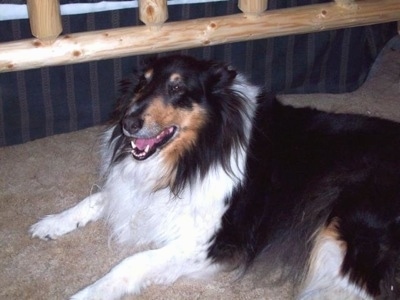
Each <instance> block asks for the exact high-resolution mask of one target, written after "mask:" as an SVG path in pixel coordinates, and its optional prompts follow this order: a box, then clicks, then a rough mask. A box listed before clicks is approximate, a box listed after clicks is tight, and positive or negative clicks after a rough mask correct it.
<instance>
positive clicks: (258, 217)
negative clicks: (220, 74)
mask: <svg viewBox="0 0 400 300" xmlns="http://www.w3.org/2000/svg"><path fill="white" fill-rule="evenodd" d="M250 153H251V155H249V158H248V161H247V170H246V174H247V178H246V181H245V182H244V183H243V184H242V186H240V187H238V188H237V189H236V191H235V192H234V194H233V196H232V199H230V207H229V209H228V211H227V212H226V214H225V216H224V218H223V227H222V229H221V230H220V231H219V232H218V234H217V235H216V236H215V240H214V241H213V244H212V246H211V247H210V249H209V256H210V257H212V258H213V259H214V260H216V261H224V260H226V259H227V257H228V258H229V257H231V258H236V257H238V256H239V257H241V258H242V260H243V261H244V262H245V263H246V264H251V263H252V262H253V261H254V259H255V258H256V257H257V256H259V255H260V254H262V255H264V256H265V255H276V254H277V253H279V256H280V259H281V261H285V262H286V263H287V264H289V265H290V267H291V269H292V270H293V267H294V266H296V268H295V270H302V269H304V267H306V265H307V260H308V257H309V255H310V251H311V249H312V247H313V239H312V238H311V237H312V234H313V233H315V230H316V229H318V228H319V227H321V226H325V225H328V224H329V223H330V222H331V221H332V220H334V219H338V220H339V227H338V228H337V230H338V232H339V235H340V238H341V239H342V240H343V241H345V242H346V243H347V247H348V250H347V253H346V255H345V259H344V262H343V265H342V272H343V274H348V275H349V276H350V280H351V281H352V282H354V283H356V284H358V285H359V286H360V287H362V286H363V285H364V284H365V285H366V289H367V291H368V292H369V293H370V294H371V295H379V294H390V295H392V297H396V295H397V296H398V295H399V288H400V285H399V281H398V280H399V267H400V265H399V257H400V256H399V254H400V252H399V251H400V125H399V124H397V123H394V122H390V121H385V120H380V119H374V118H367V117H364V116H358V115H348V114H329V113H324V112H320V111H317V110H313V109H309V108H297V109H295V108H292V107H289V106H284V105H282V104H280V103H279V102H277V101H276V100H275V99H273V98H271V97H264V98H262V99H261V100H260V105H259V110H258V113H257V119H256V121H255V124H254V131H253V136H252V139H251V145H250ZM295 275H298V276H299V277H301V276H303V275H304V274H303V273H297V274H295Z"/></svg>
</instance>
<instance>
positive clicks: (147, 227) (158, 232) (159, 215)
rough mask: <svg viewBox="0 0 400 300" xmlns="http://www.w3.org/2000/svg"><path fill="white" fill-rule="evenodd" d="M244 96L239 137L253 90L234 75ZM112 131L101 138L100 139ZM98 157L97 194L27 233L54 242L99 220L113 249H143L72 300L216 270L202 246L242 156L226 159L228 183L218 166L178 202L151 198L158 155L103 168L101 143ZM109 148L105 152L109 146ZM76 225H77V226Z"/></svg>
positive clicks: (164, 192)
mask: <svg viewBox="0 0 400 300" xmlns="http://www.w3.org/2000/svg"><path fill="white" fill-rule="evenodd" d="M234 87H235V88H237V89H238V90H239V91H240V92H242V93H243V95H249V99H248V100H249V101H248V105H247V110H248V111H247V112H246V113H244V114H245V115H246V116H245V115H244V120H245V124H244V126H245V130H246V132H247V134H246V136H247V137H249V136H250V130H251V123H252V120H251V119H252V117H253V114H254V111H255V100H254V98H255V97H256V95H257V94H258V92H259V90H258V88H256V87H254V86H251V85H249V84H248V83H247V82H245V80H244V79H243V77H241V76H239V77H238V79H237V80H236V82H235V85H234ZM112 130H113V128H111V129H110V130H109V131H108V132H106V133H105V140H108V138H109V137H110V135H111V132H112ZM103 147H104V148H105V150H104V153H103V163H104V165H103V169H102V170H103V173H104V174H105V175H106V177H107V178H106V180H105V184H104V187H103V188H102V190H101V191H100V192H99V193H97V194H94V195H92V196H89V197H87V198H86V199H84V200H83V201H82V202H81V203H79V204H77V205H76V206H74V207H72V208H70V209H69V210H66V211H64V212H62V213H60V214H57V215H51V216H48V217H46V218H44V219H43V220H41V221H39V222H38V223H37V224H35V225H33V226H32V227H31V230H30V231H31V233H32V235H33V236H35V237H39V238H42V239H48V238H56V237H58V236H60V235H63V234H65V233H68V232H70V231H72V230H74V229H75V228H77V227H80V226H84V225H85V224H87V223H88V222H89V221H95V220H97V219H98V218H99V217H100V216H103V217H105V219H106V220H107V221H108V222H109V224H110V226H111V228H112V237H113V238H114V239H116V240H117V241H118V242H124V243H133V244H136V245H137V244H145V245H149V246H151V247H152V249H153V250H147V251H144V252H141V253H138V254H135V255H133V256H130V257H128V258H126V259H125V260H123V261H122V262H121V263H119V264H118V265H117V266H115V267H114V268H113V269H112V270H111V271H110V272H109V273H108V274H106V275H105V276H104V277H103V278H101V279H99V280H98V281H96V282H95V283H93V284H92V285H90V286H88V287H86V288H85V289H83V290H82V291H80V292H79V293H77V294H76V295H75V296H73V297H72V298H73V299H117V298H120V297H122V296H123V295H124V294H128V293H138V292H139V291H140V290H141V289H142V288H143V287H146V286H147V285H149V284H152V283H163V284H167V283H171V282H173V281H175V280H176V279H178V278H179V277H181V276H195V277H198V276H202V275H203V276H204V275H209V274H210V273H213V272H215V271H217V270H218V269H219V266H217V265H215V264H212V262H211V261H210V259H208V258H207V249H208V247H209V243H210V239H211V238H212V236H213V235H214V234H215V233H216V231H217V230H218V229H219V228H220V226H221V218H222V215H223V214H224V213H225V211H226V209H227V206H226V204H225V200H226V198H227V197H229V196H230V194H231V192H232V190H233V188H234V187H235V185H237V184H238V183H239V182H240V181H241V180H242V179H243V176H244V175H243V173H244V168H245V161H246V149H244V148H241V149H239V153H237V152H235V153H232V155H231V168H232V170H233V173H234V176H232V175H231V174H227V173H226V172H225V171H224V170H223V168H222V167H221V166H220V165H215V166H213V167H212V168H211V169H210V171H209V172H208V174H207V175H206V176H205V178H204V179H203V180H200V178H198V179H197V181H196V182H195V184H193V185H191V186H186V187H185V188H184V189H183V191H182V193H181V194H180V195H179V196H178V197H174V196H173V195H172V194H171V193H170V190H169V189H168V188H165V189H161V190H157V191H154V186H156V184H157V182H158V181H160V180H161V178H162V177H163V176H164V173H165V172H166V170H163V165H164V163H163V157H162V155H161V154H162V151H161V152H160V153H157V154H155V155H153V156H152V157H150V158H148V159H147V160H145V161H136V160H135V159H134V158H133V157H131V156H128V157H126V158H125V159H124V160H122V161H121V162H119V163H118V164H117V165H114V166H113V167H111V168H108V165H109V163H110V160H111V154H110V151H109V149H107V147H108V146H107V145H106V143H104V145H103ZM110 148H112V145H111V146H110ZM77 224H79V225H78V226H77Z"/></svg>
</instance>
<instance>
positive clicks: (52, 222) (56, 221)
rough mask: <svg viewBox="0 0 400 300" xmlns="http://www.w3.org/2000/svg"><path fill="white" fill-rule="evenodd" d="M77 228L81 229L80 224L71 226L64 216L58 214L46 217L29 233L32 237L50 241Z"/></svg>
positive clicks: (32, 227)
mask: <svg viewBox="0 0 400 300" xmlns="http://www.w3.org/2000/svg"><path fill="white" fill-rule="evenodd" d="M77 227H79V224H71V222H68V220H66V219H65V218H64V217H63V216H62V214H57V215H49V216H46V217H44V218H43V219H42V220H40V221H39V222H37V223H36V224H33V225H32V226H31V227H30V229H29V232H30V233H31V234H32V237H37V238H40V239H42V240H47V241H48V240H54V239H57V238H58V237H60V236H62V235H64V234H66V233H68V232H70V231H72V230H74V229H75V228H77Z"/></svg>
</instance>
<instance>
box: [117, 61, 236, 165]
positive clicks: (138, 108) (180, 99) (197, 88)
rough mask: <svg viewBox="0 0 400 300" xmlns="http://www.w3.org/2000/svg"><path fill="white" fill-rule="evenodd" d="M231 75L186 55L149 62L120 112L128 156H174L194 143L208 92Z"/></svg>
mask: <svg viewBox="0 0 400 300" xmlns="http://www.w3.org/2000/svg"><path fill="white" fill-rule="evenodd" d="M207 64H208V65H207ZM235 76H236V72H235V71H232V70H228V68H226V67H225V66H216V65H215V64H213V65H212V64H211V63H210V62H204V61H198V60H196V59H193V58H190V57H183V56H172V57H165V58H161V59H158V60H156V61H154V62H153V63H151V64H150V65H149V66H148V67H147V68H146V69H145V70H144V72H143V73H142V75H141V76H140V78H139V80H138V83H137V85H136V86H135V88H134V95H133V97H132V99H130V100H129V103H128V104H127V105H126V106H125V108H124V112H123V114H122V120H121V127H122V131H123V134H124V135H125V136H126V137H127V138H128V139H129V140H130V142H131V146H132V155H133V157H134V158H135V159H137V160H145V159H148V158H150V157H151V156H153V155H155V154H157V153H159V152H160V151H162V153H163V155H164V156H165V157H166V158H167V159H169V160H175V159H176V158H177V157H178V156H179V155H180V154H181V153H182V151H184V150H185V149H188V148H190V147H193V146H194V145H195V143H196V139H197V137H198V132H199V130H200V129H201V128H202V126H203V125H204V124H205V123H206V122H207V120H208V117H209V113H210V110H209V107H208V106H209V104H210V103H208V102H207V101H208V98H209V97H208V94H209V93H213V92H215V91H216V89H218V87H219V86H220V85H221V83H222V81H225V82H224V84H226V83H228V82H231V81H232V80H233V79H234V77H235Z"/></svg>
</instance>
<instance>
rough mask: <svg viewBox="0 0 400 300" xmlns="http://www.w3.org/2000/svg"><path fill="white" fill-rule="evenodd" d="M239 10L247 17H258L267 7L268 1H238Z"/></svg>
mask: <svg viewBox="0 0 400 300" xmlns="http://www.w3.org/2000/svg"><path fill="white" fill-rule="evenodd" d="M238 6H239V9H240V10H241V11H242V12H243V13H244V14H245V15H247V16H254V17H258V16H260V15H261V14H262V13H263V12H264V11H265V10H266V9H267V7H268V0H239V5H238Z"/></svg>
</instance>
